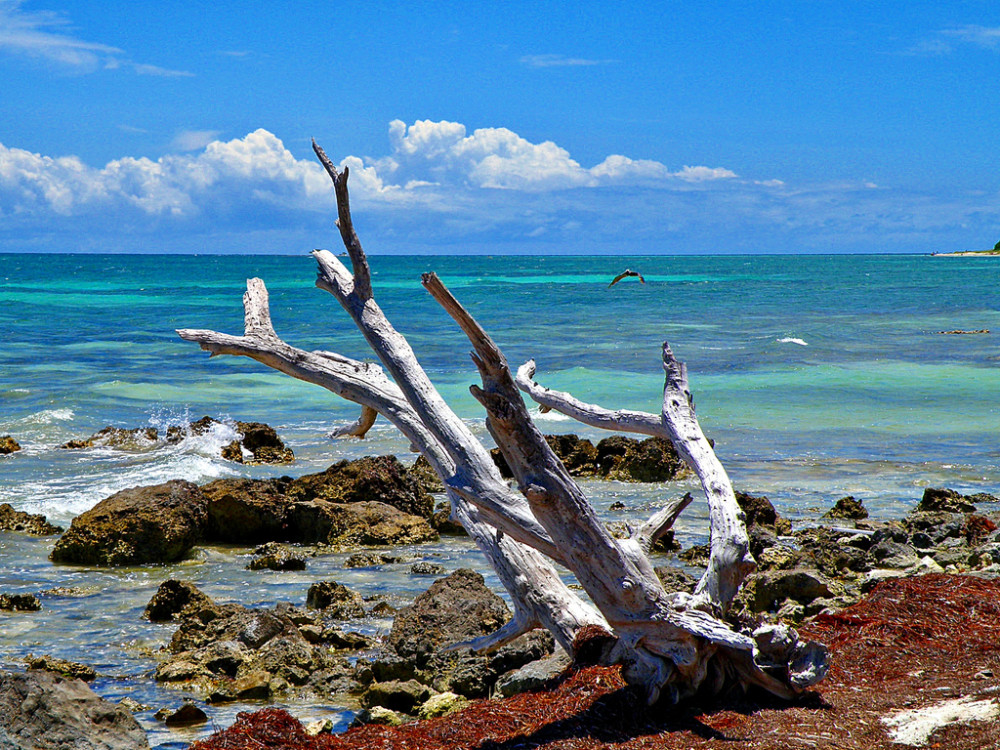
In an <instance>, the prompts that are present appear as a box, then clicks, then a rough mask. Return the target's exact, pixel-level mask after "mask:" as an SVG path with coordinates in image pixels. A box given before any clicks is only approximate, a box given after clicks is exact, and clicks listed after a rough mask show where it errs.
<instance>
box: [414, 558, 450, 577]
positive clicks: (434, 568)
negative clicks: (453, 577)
mask: <svg viewBox="0 0 1000 750" xmlns="http://www.w3.org/2000/svg"><path fill="white" fill-rule="evenodd" d="M444 572H445V568H444V565H441V564H440V563H432V562H427V561H426V560H424V561H421V562H418V563H413V565H411V566H410V573H411V574H412V575H415V576H440V575H444Z"/></svg>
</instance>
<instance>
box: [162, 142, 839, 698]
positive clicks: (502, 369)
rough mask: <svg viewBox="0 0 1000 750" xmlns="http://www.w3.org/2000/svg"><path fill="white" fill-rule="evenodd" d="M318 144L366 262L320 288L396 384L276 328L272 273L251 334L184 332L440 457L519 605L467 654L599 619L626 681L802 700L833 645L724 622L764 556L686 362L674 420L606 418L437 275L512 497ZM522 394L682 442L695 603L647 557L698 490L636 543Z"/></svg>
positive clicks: (346, 233)
mask: <svg viewBox="0 0 1000 750" xmlns="http://www.w3.org/2000/svg"><path fill="white" fill-rule="evenodd" d="M313 147H314V150H315V151H316V154H317V156H318V157H319V159H320V161H321V163H322V164H323V166H324V168H325V169H326V171H327V173H328V174H329V175H330V177H331V179H332V180H333V185H334V190H335V193H336V196H337V207H338V221H337V226H338V227H339V229H340V233H341V237H342V239H343V242H344V246H345V247H346V249H347V252H348V255H349V257H350V261H351V265H352V270H348V269H347V268H346V267H345V266H344V264H342V263H341V262H340V261H339V260H338V259H337V257H336V256H334V255H333V254H332V253H329V252H327V251H316V252H315V253H314V256H315V258H316V261H317V264H318V267H319V275H318V278H317V281H316V285H317V286H319V287H320V288H322V289H324V290H326V291H328V292H330V293H331V294H332V295H333V296H334V297H335V298H336V299H337V301H338V302H339V303H340V304H341V306H342V307H343V308H344V310H345V311H346V312H347V313H348V315H350V317H351V318H352V319H353V320H354V323H355V324H356V326H357V327H358V329H359V330H360V331H361V333H362V334H363V335H364V337H365V339H366V341H367V342H368V344H369V346H370V347H371V349H372V351H374V352H375V354H376V355H377V356H378V358H379V360H380V361H381V362H382V364H383V366H384V367H385V369H386V370H387V371H388V373H389V375H390V376H391V378H392V379H391V380H390V379H389V377H387V376H386V374H385V373H384V372H383V371H382V370H381V369H380V368H378V367H375V366H373V365H367V364H363V363H360V362H356V361H353V360H350V359H348V358H346V357H342V356H340V355H337V354H334V353H330V352H304V351H302V350H299V349H295V348H294V347H291V346H290V345H288V344H286V343H285V342H284V341H282V340H281V339H280V338H278V336H277V334H276V333H275V332H274V329H273V328H272V327H271V323H270V316H269V314H268V312H267V297H266V290H265V288H264V284H263V282H261V281H260V280H258V279H251V280H250V281H249V282H248V290H247V294H246V295H245V297H244V308H245V333H244V335H243V336H240V337H235V336H226V335H224V334H219V333H215V332H213V331H195V330H182V331H179V332H178V333H179V334H180V336H181V337H182V338H184V339H186V340H189V341H194V342H197V343H199V344H200V345H201V346H202V348H204V349H207V350H209V351H210V352H212V354H213V355H215V354H233V355H242V356H249V357H252V358H254V359H256V360H258V361H260V362H262V363H263V364H265V365H267V366H269V367H273V368H275V369H278V370H280V371H282V372H286V373H288V374H290V375H292V376H293V377H297V378H300V379H302V380H306V381H308V382H312V383H316V384H318V385H321V386H323V387H325V388H327V389H329V390H331V391H333V392H334V393H337V394H338V395H340V396H343V397H344V398H347V399H348V400H351V401H354V402H355V403H358V404H360V405H361V406H362V417H361V418H360V419H359V421H358V422H357V423H356V424H355V425H354V426H352V428H351V429H349V430H348V431H347V432H348V434H355V435H358V434H362V435H363V434H364V431H365V430H367V428H368V427H370V424H371V421H372V420H373V415H374V413H376V412H377V413H378V414H380V415H382V416H384V417H385V418H386V419H388V420H389V421H390V422H392V423H393V424H394V425H395V426H396V427H398V428H399V429H400V431H401V432H403V434H404V435H405V436H406V437H407V438H408V439H409V440H410V441H411V443H412V444H413V445H414V446H415V447H416V449H418V450H419V451H420V452H422V453H423V454H424V456H426V457H427V459H428V461H429V462H430V464H431V466H432V467H433V468H434V470H435V471H436V472H437V473H438V475H439V476H440V477H441V479H442V481H443V482H444V484H445V487H446V488H447V491H448V495H449V498H450V499H451V501H452V508H453V517H454V518H455V519H456V520H458V521H459V522H460V523H462V524H463V526H465V528H466V529H467V530H468V531H469V533H470V535H471V536H472V538H473V539H474V540H475V541H476V543H477V545H478V546H479V547H480V549H482V550H483V552H484V553H485V554H486V556H487V559H488V560H489V562H490V564H491V565H492V566H493V567H494V569H495V570H496V572H497V574H498V576H499V577H500V579H501V581H502V582H503V584H504V586H505V587H506V588H507V590H508V592H509V594H510V596H511V599H512V601H513V602H514V608H515V616H514V618H513V620H512V621H511V623H509V624H508V625H506V626H505V627H504V628H502V629H501V630H500V631H498V632H497V633H495V634H493V635H491V636H486V637H484V638H481V639H477V640H476V641H474V642H472V643H470V644H466V645H470V646H472V647H473V648H477V649H488V648H494V647H496V646H498V645H500V644H502V643H506V642H508V641H509V640H511V639H512V638H514V637H516V636H517V635H520V634H521V633H524V632H526V631H527V630H530V629H532V628H534V627H545V628H547V629H549V630H550V631H552V633H553V635H554V636H555V637H556V638H557V640H558V641H559V642H560V643H561V644H562V645H563V646H564V647H566V648H567V649H568V650H570V651H572V649H573V644H574V639H575V638H576V636H577V635H578V634H580V633H581V631H582V630H583V629H584V628H585V626H596V628H598V629H599V632H600V631H605V632H608V633H610V634H611V635H612V636H613V638H614V647H613V648H611V649H610V650H609V651H608V652H607V654H606V657H607V659H608V660H609V661H611V662H616V663H621V664H622V667H623V674H624V675H625V677H626V679H627V680H628V681H629V682H630V683H632V684H635V685H638V686H640V687H642V688H643V689H644V690H645V691H646V695H647V698H648V700H649V701H650V702H653V701H655V700H657V698H659V697H660V695H661V692H662V691H666V694H667V695H669V697H670V698H671V699H674V700H676V699H677V698H680V697H683V696H686V695H689V694H691V693H692V692H694V691H695V690H697V689H699V688H700V687H702V686H704V685H708V686H711V687H716V688H719V687H721V686H722V685H723V684H725V683H726V682H728V681H730V680H732V679H736V680H738V681H740V682H742V683H743V684H757V685H761V686H763V687H765V688H766V689H768V690H770V691H771V692H774V693H776V694H778V695H782V696H786V697H789V696H791V695H793V694H795V693H796V692H798V691H800V690H802V689H803V688H805V687H807V686H809V685H812V684H814V683H815V682H818V681H819V680H820V679H822V677H823V675H824V674H825V671H826V651H825V649H824V648H823V647H822V646H820V645H818V644H812V643H808V644H807V643H801V642H800V641H799V640H798V637H797V635H796V634H795V633H794V631H791V630H789V629H787V628H782V627H772V628H762V629H759V630H758V631H756V632H755V633H752V634H751V633H741V632H736V631H734V630H733V629H732V628H731V627H730V626H729V625H728V624H727V623H726V622H725V621H724V620H722V619H721V617H722V615H723V614H724V613H725V610H726V609H727V607H728V605H729V603H730V602H731V600H732V598H733V596H734V595H735V594H736V592H737V590H738V589H739V586H740V584H741V583H742V581H743V579H744V577H745V576H746V574H747V573H748V572H749V571H750V570H752V568H753V559H752V558H751V557H750V554H749V551H748V543H747V536H746V528H745V526H744V523H743V515H742V513H741V511H740V509H739V506H738V505H737V504H736V501H735V497H734V496H733V491H732V486H731V484H730V483H729V479H728V477H727V476H726V473H725V471H724V470H723V468H722V466H721V464H720V463H719V462H718V459H717V458H716V457H715V454H714V452H713V451H712V448H711V446H710V445H709V443H708V441H707V440H706V439H705V437H704V435H703V434H702V433H701V428H700V427H699V425H698V422H697V419H696V418H695V415H694V409H693V405H692V402H691V397H690V392H689V390H688V385H687V377H686V372H685V369H684V366H683V365H682V364H681V363H679V362H677V361H676V359H674V357H673V354H672V352H670V349H669V347H668V346H667V345H664V351H663V355H664V356H663V359H664V368H665V371H666V385H665V388H664V406H663V413H662V415H661V416H660V417H656V416H653V415H646V414H641V413H638V412H607V411H606V410H600V409H599V408H598V407H594V406H592V405H589V404H584V403H582V402H579V401H576V400H575V399H573V398H572V397H570V396H569V395H568V394H557V393H554V392H551V391H546V390H545V389H542V388H541V387H540V386H537V384H535V383H534V382H533V381H532V380H531V377H532V375H533V374H534V370H533V366H532V367H531V368H529V369H530V373H529V371H528V370H526V369H525V368H522V372H521V373H520V377H519V380H518V382H517V383H515V380H514V377H513V375H512V374H511V371H510V369H509V368H508V366H507V363H506V360H505V359H504V357H503V354H502V353H501V352H500V350H499V348H497V347H496V345H495V344H494V343H493V341H492V340H491V339H490V338H489V336H488V335H487V334H486V333H485V331H483V330H482V329H481V328H480V327H479V325H478V324H477V323H476V321H475V320H474V319H473V318H472V317H471V316H470V315H469V314H468V312H467V311H466V310H465V309H464V308H462V306H461V304H459V302H458V301H457V300H456V299H455V298H454V297H453V296H452V295H451V293H450V292H449V291H448V290H447V289H446V288H445V286H444V284H443V283H441V281H440V280H439V279H438V278H437V277H436V276H435V275H434V274H425V276H424V277H423V284H424V287H425V288H426V289H427V290H428V291H429V292H430V294H431V295H432V296H433V297H434V298H435V299H436V300H437V301H438V302H439V303H440V304H441V305H442V306H443V307H444V309H445V310H446V311H447V312H448V314H449V315H451V317H452V318H453V319H454V320H455V322H456V323H457V324H458V325H459V327H460V328H461V329H462V330H463V331H464V332H465V333H466V335H467V336H468V337H469V340H470V342H471V343H472V346H473V349H474V353H473V360H474V362H475V364H476V366H477V367H478V369H479V372H480V376H481V379H482V387H478V386H473V387H472V389H471V390H472V393H473V395H474V396H475V397H476V398H477V399H478V400H479V401H480V403H482V404H483V406H484V407H485V408H486V412H487V426H488V429H489V431H490V433H491V435H492V436H493V437H494V439H495V440H496V442H497V445H498V446H499V448H500V450H501V452H502V453H503V454H504V457H505V458H506V459H507V463H508V464H509V465H510V467H511V469H512V470H513V473H514V477H515V479H516V481H517V485H518V490H519V491H514V490H512V489H511V488H510V487H508V486H507V484H506V483H505V482H504V481H503V480H502V478H501V477H500V475H499V472H498V471H497V469H496V467H495V465H494V463H493V461H492V459H491V458H490V456H489V452H488V451H487V450H486V448H485V447H484V446H483V445H482V444H481V443H480V442H479V441H478V440H477V439H476V438H475V436H474V435H473V434H472V433H471V431H470V430H469V429H468V427H467V426H466V425H465V423H464V422H462V420H461V419H459V418H458V416H457V415H455V413H454V412H453V411H452V410H451V409H450V408H449V407H448V405H447V404H446V403H445V402H444V400H443V399H442V398H441V396H440V394H439V393H438V392H437V390H436V389H435V388H434V386H433V384H432V383H431V382H430V380H429V378H428V377H427V375H426V373H425V372H424V371H423V369H422V368H421V367H420V365H419V363H418V362H417V359H416V356H415V355H414V353H413V351H412V349H411V348H410V346H409V344H408V343H407V341H406V339H405V338H404V337H403V336H402V335H400V334H399V333H398V332H397V331H396V330H395V329H394V328H393V327H392V325H391V324H390V322H389V321H388V319H387V318H386V316H385V315H384V313H383V312H382V311H381V309H380V308H379V306H378V304H377V303H376V301H375V298H374V291H373V289H372V282H371V272H370V269H369V266H368V261H367V258H366V256H365V254H364V251H363V250H362V248H361V243H360V241H359V240H358V237H357V234H356V232H355V231H354V226H353V221H352V219H351V213H350V201H349V196H348V191H347V178H348V175H349V172H348V170H347V169H346V168H345V169H344V171H343V173H341V172H340V171H339V170H338V169H337V168H336V167H335V165H334V164H333V163H332V162H331V161H330V160H329V159H328V158H327V156H326V154H325V153H324V152H323V150H322V149H321V148H319V147H318V146H316V144H315V143H314V144H313ZM519 385H520V387H521V388H523V389H524V390H526V391H527V392H528V393H529V395H531V396H532V397H533V398H535V399H536V400H538V401H539V403H542V404H543V406H545V407H547V408H548V407H551V408H558V409H560V410H561V411H566V413H570V414H571V416H575V417H576V418H578V419H581V421H585V422H588V423H589V424H599V425H600V426H607V427H609V428H611V429H623V430H631V431H637V432H644V433H645V434H654V435H666V436H669V437H670V438H671V439H672V440H673V441H674V443H675V445H676V446H677V448H678V451H679V452H680V453H681V455H682V456H683V457H684V458H685V459H686V460H687V461H688V463H689V464H691V466H692V467H693V468H694V469H695V471H696V472H697V473H698V476H699V478H700V479H701V481H702V485H703V487H704V490H705V495H706V498H707V500H708V503H709V509H710V517H711V539H710V547H711V560H710V564H709V567H708V570H707V571H706V573H705V575H704V576H703V578H702V580H701V582H700V583H699V585H698V588H697V589H696V591H695V594H694V595H693V596H686V595H681V594H678V593H670V592H667V591H665V590H664V588H663V586H662V584H661V583H660V581H659V579H658V577H657V576H656V574H655V572H654V571H653V566H652V564H651V563H650V561H649V558H648V557H647V553H648V551H649V548H650V546H651V545H652V543H653V541H655V539H656V538H657V537H658V536H659V535H661V534H662V533H663V532H664V531H665V530H666V529H667V528H669V526H670V524H672V523H673V521H674V520H675V519H676V517H677V515H678V514H679V513H680V512H681V511H682V510H683V509H684V507H686V506H687V504H688V503H689V502H690V501H691V498H690V496H688V497H686V498H683V499H681V500H678V501H675V502H673V503H671V504H668V506H667V507H665V508H663V509H662V510H661V511H659V512H657V513H656V514H654V515H653V517H652V518H650V519H649V521H648V522H647V523H645V524H643V525H642V526H641V527H640V528H639V529H638V531H637V532H636V533H635V534H634V535H633V536H632V538H630V539H626V540H616V539H614V538H612V537H611V535H610V534H609V533H608V532H607V530H606V529H605V527H604V524H603V523H602V522H601V521H600V519H599V518H598V517H597V514H596V513H595V512H594V510H593V508H592V507H591V505H590V503H589V502H588V501H587V498H586V497H585V495H584V493H583V491H582V490H581V488H580V487H579V486H578V485H577V483H576V482H575V481H574V480H573V478H572V477H570V475H569V474H568V472H567V471H566V469H565V468H564V467H563V465H562V463H561V462H560V461H559V459H558V458H557V457H556V456H555V454H554V453H553V452H552V450H551V449H550V448H549V446H548V444H547V443H546V441H545V439H544V437H543V436H542V435H541V433H540V432H539V431H538V430H537V428H536V427H535V425H534V424H533V423H532V421H531V418H530V416H529V414H528V410H527V408H526V407H525V405H524V401H523V399H522V398H521V395H520V392H519V391H518V386H519ZM543 399H544V400H543ZM366 425H367V426H366ZM546 557H547V558H549V559H550V560H552V561H554V562H556V563H560V564H562V565H564V566H565V567H566V568H568V569H569V570H570V571H571V572H572V573H573V574H574V575H575V576H576V578H577V580H578V581H579V582H580V584H581V586H582V587H583V589H584V590H585V591H586V593H587V595H588V596H589V598H590V600H591V602H592V603H593V605H594V606H595V607H596V610H595V609H594V607H591V606H589V605H587V604H585V603H584V602H583V601H582V600H581V599H580V598H579V597H577V596H575V595H574V594H573V593H572V592H571V591H570V590H569V589H568V588H567V587H566V586H565V585H564V584H563V583H562V581H561V580H560V578H559V576H558V574H557V572H556V570H555V568H554V567H553V566H552V564H551V563H550V562H548V561H546V559H545V558H546ZM765 668H766V671H765Z"/></svg>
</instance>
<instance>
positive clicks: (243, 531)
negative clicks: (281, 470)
mask: <svg viewBox="0 0 1000 750" xmlns="http://www.w3.org/2000/svg"><path fill="white" fill-rule="evenodd" d="M291 481H292V480H291V479H290V478H282V479H217V480H215V481H214V482H209V483H208V484H206V485H205V486H204V487H202V488H201V489H202V492H203V493H204V494H205V497H206V498H207V499H208V528H207V531H206V533H207V536H208V537H209V538H210V539H212V540H214V541H219V542H228V543H234V544H260V543H263V542H269V541H275V540H282V541H283V540H286V539H287V530H286V528H285V519H286V516H287V514H288V506H289V504H290V501H289V500H288V498H287V497H286V496H285V491H286V490H287V488H288V485H289V484H290V483H291Z"/></svg>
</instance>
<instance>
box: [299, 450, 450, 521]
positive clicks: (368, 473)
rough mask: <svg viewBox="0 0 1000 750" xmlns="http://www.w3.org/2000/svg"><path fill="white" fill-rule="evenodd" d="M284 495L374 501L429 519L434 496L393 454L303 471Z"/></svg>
mask: <svg viewBox="0 0 1000 750" xmlns="http://www.w3.org/2000/svg"><path fill="white" fill-rule="evenodd" d="M287 494H288V497H289V499H291V500H293V501H296V502H302V501H309V500H324V501H327V502H330V503H358V502H367V501H378V502H380V503H385V504H386V505H391V506H392V507H394V508H396V509H397V510H400V511H402V512H403V513H409V514H410V515H414V516H420V517H422V518H429V517H430V516H431V514H432V513H433V512H434V498H433V497H431V496H430V495H429V494H427V492H425V491H424V489H423V487H422V485H421V483H420V482H419V481H418V480H417V479H416V478H415V477H414V476H413V475H412V474H410V473H409V472H408V471H407V470H406V467H405V466H403V464H401V463H400V462H399V460H398V459H397V458H396V457H395V456H374V457H372V456H368V457H366V458H362V459H358V460H356V461H346V460H345V461H340V462H338V463H336V464H334V465H333V466H331V467H329V468H328V469H327V470H326V471H323V472H320V473H319V474H307V475H306V476H303V477H299V478H298V479H296V480H294V481H293V482H292V483H291V485H290V486H289V488H288V491H287Z"/></svg>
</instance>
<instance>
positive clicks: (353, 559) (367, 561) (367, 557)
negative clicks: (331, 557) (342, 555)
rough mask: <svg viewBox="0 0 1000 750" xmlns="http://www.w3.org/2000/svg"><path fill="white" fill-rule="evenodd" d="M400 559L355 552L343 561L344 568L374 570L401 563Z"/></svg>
mask: <svg viewBox="0 0 1000 750" xmlns="http://www.w3.org/2000/svg"><path fill="white" fill-rule="evenodd" d="M403 560H404V559H403V558H402V557H397V556H394V555H385V554H383V553H381V552H355V553H354V554H353V555H351V556H350V557H348V558H347V559H346V560H345V561H344V567H345V568H374V567H377V566H379V565H391V564H393V563H398V562H403Z"/></svg>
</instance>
